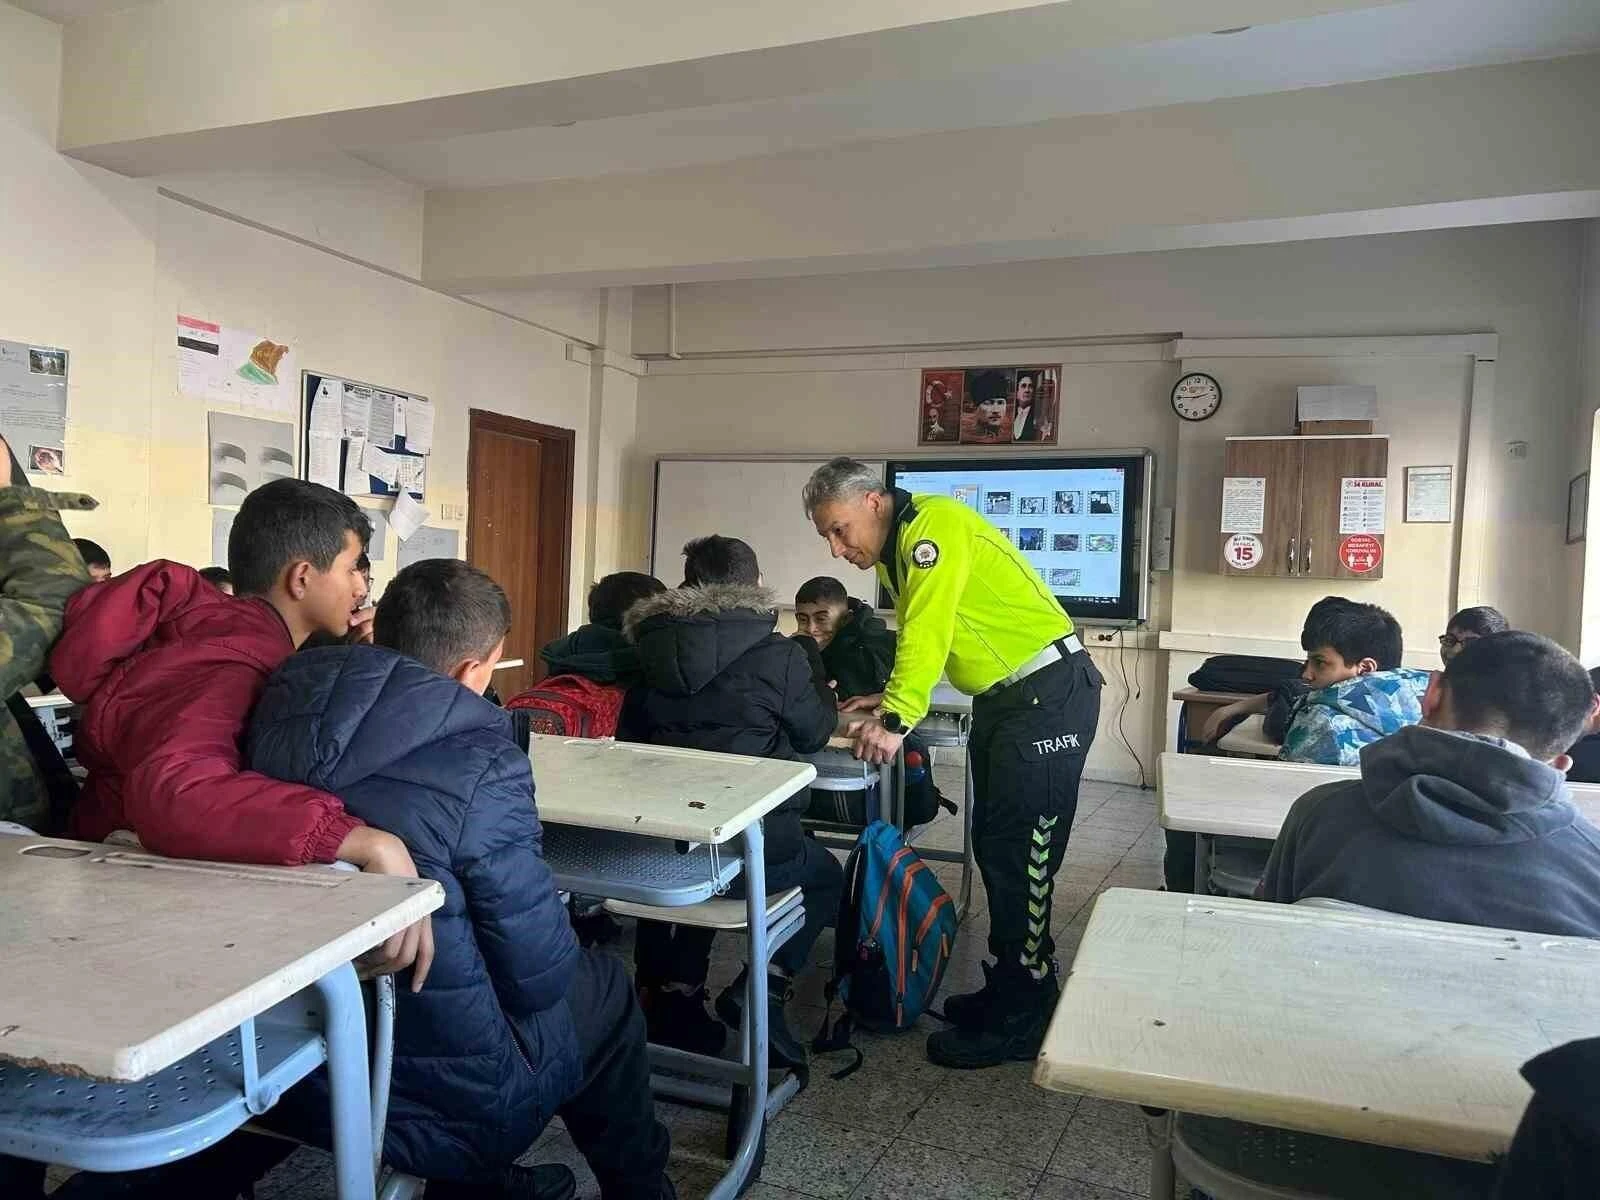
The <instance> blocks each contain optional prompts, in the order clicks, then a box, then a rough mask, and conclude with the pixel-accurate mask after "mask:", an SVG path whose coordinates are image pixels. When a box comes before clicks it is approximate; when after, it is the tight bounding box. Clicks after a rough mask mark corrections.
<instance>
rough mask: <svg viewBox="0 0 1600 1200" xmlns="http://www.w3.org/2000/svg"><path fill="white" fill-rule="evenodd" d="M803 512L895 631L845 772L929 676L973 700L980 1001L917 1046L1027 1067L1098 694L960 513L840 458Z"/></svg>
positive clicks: (1067, 645)
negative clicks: (872, 587) (880, 687)
mask: <svg viewBox="0 0 1600 1200" xmlns="http://www.w3.org/2000/svg"><path fill="white" fill-rule="evenodd" d="M804 501H805V508H806V515H807V516H809V517H810V518H811V520H812V522H813V523H814V524H815V525H816V527H817V532H818V533H819V534H821V535H822V536H823V537H824V538H826V539H827V541H828V548H829V549H830V550H831V551H832V552H833V556H834V557H835V558H843V559H845V560H846V561H847V562H849V563H850V564H851V565H852V566H855V567H858V568H860V569H861V570H868V569H870V568H872V567H874V566H876V567H877V570H878V578H879V579H880V580H881V581H882V583H883V585H884V587H885V588H887V589H888V592H889V594H890V596H892V597H893V598H894V608H895V614H896V616H897V617H898V618H899V625H900V631H899V643H898V646H897V649H896V653H895V663H894V671H893V673H892V674H891V675H890V677H889V682H888V685H887V686H886V687H885V689H884V692H883V694H882V695H881V696H869V697H858V698H857V699H856V700H855V701H852V702H851V704H850V705H848V706H847V708H850V709H857V710H861V715H860V717H859V719H858V720H857V722H856V723H855V724H854V725H853V726H852V728H851V733H852V736H853V737H854V739H855V741H856V754H857V757H860V758H865V759H867V760H868V761H872V762H885V761H888V760H889V759H890V758H892V757H893V756H894V754H895V753H896V751H898V750H899V748H900V743H901V741H902V739H904V737H905V735H906V734H907V733H908V732H909V731H910V730H912V729H913V728H915V727H916V725H917V723H918V722H919V721H921V720H922V719H923V718H924V717H925V716H927V713H928V706H929V701H930V698H931V696H932V693H933V689H934V686H935V685H936V684H937V683H938V682H939V679H940V677H941V676H942V675H945V674H948V675H949V678H950V682H951V683H952V684H954V685H955V686H956V687H957V688H958V689H960V690H961V691H963V692H965V693H967V694H968V695H970V696H973V697H975V699H974V700H973V704H972V734H971V739H970V741H969V742H968V745H967V753H968V755H969V757H970V762H971V765H972V782H973V791H974V795H973V799H972V805H973V808H972V821H973V839H974V850H975V854H976V858H977V861H978V869H979V870H980V871H982V873H983V884H984V888H985V889H986V890H987V891H988V894H989V952H990V953H991V954H993V955H994V957H995V963H994V965H993V966H992V967H991V966H990V965H989V964H988V963H985V964H984V968H983V970H984V976H985V979H986V982H985V984H984V987H983V989H982V990H981V991H979V992H976V993H973V994H970V995H965V996H952V997H950V998H949V999H948V1000H947V1001H946V1002H945V1018H946V1020H947V1021H949V1022H950V1023H951V1024H952V1025H953V1026H954V1028H952V1029H948V1030H943V1031H941V1032H939V1033H935V1034H934V1035H933V1036H932V1037H930V1038H929V1039H928V1057H929V1058H930V1059H932V1060H933V1061H934V1062H936V1063H938V1064H939V1065H941V1066H947V1067H958V1068H977V1067H990V1066H995V1065H997V1064H999V1063H1002V1062H1005V1061H1007V1060H1008V1059H1018V1060H1031V1059H1033V1058H1034V1057H1036V1056H1037V1055H1038V1053H1039V1045H1040V1042H1041V1041H1042V1040H1043V1038H1044V1031H1045V1026H1046V1025H1047V1024H1048V1023H1049V1020H1050V1015H1051V1013H1052V1012H1053V1011H1054V1009H1055V1003H1056V998H1057V996H1058V994H1059V993H1058V987H1057V983H1056V977H1055V974H1056V972H1055V960H1054V957H1053V956H1054V951H1055V943H1054V941H1053V940H1052V939H1051V937H1050V907H1051V905H1050V901H1051V889H1052V883H1053V880H1054V878H1055V874H1056V871H1057V870H1058V869H1059V868H1060V866H1061V859H1062V857H1063V855H1065V853H1066V849H1067V835H1068V834H1069V833H1070V832H1071V830H1072V818H1073V814H1074V812H1075V811H1076V810H1077V807H1078V783H1079V780H1080V778H1081V777H1082V775H1083V764H1084V760H1085V759H1086V758H1087V756H1088V753H1089V746H1090V744H1091V743H1092V742H1093V741H1094V734H1095V726H1096V722H1097V719H1098V717H1099V712H1100V686H1101V684H1102V683H1103V682H1104V681H1103V680H1102V678H1101V676H1100V673H1099V671H1097V670H1096V669H1095V666H1094V663H1093V662H1092V661H1090V658H1089V655H1088V654H1087V653H1086V652H1085V651H1084V649H1083V644H1082V642H1080V641H1079V640H1078V638H1077V636H1076V634H1075V633H1074V632H1073V626H1072V621H1071V619H1070V618H1069V617H1068V616H1067V615H1066V613H1065V612H1063V611H1062V609H1061V605H1060V604H1059V603H1058V602H1057V600H1056V598H1055V597H1054V596H1053V595H1052V594H1051V593H1050V590H1049V588H1048V587H1046V586H1045V583H1044V581H1043V580H1042V579H1041V578H1040V577H1039V573H1038V572H1037V571H1035V570H1034V569H1033V567H1032V566H1031V565H1030V564H1029V563H1028V560H1027V559H1025V558H1023V557H1022V555H1021V554H1020V553H1019V552H1018V551H1017V548H1016V547H1015V546H1013V545H1012V544H1011V542H1010V541H1009V540H1008V539H1007V538H1006V537H1005V535H1004V534H1002V533H1001V532H1000V530H999V529H997V528H995V526H993V525H992V524H990V523H989V522H988V521H986V520H984V519H983V518H982V517H981V516H979V515H978V514H977V513H976V512H974V511H973V510H972V509H971V508H969V507H967V506H966V505H965V504H962V503H960V502H959V501H956V500H952V499H950V498H949V497H946V496H925V495H916V496H913V495H911V494H910V493H908V492H905V491H902V490H900V489H898V488H897V489H894V490H892V491H891V490H888V489H886V488H884V486H883V482H882V480H881V478H880V477H879V476H878V475H877V474H876V473H875V472H874V471H872V470H871V469H869V468H868V467H866V466H863V465H862V464H861V463H858V462H854V461H852V460H851V459H848V458H836V459H834V460H833V461H832V462H830V463H828V464H827V465H825V466H823V467H819V468H818V469H817V471H816V473H815V474H813V475H812V476H811V479H810V481H809V482H808V483H807V484H806V487H805V493H804Z"/></svg>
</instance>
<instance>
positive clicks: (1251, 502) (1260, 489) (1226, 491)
mask: <svg viewBox="0 0 1600 1200" xmlns="http://www.w3.org/2000/svg"><path fill="white" fill-rule="evenodd" d="M1266 524H1267V478H1266V476H1265V475H1231V476H1228V477H1227V478H1225V479H1223V481H1222V532H1223V533H1260V532H1261V531H1262V530H1263V529H1265V528H1266Z"/></svg>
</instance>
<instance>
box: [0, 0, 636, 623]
mask: <svg viewBox="0 0 1600 1200" xmlns="http://www.w3.org/2000/svg"><path fill="white" fill-rule="evenodd" d="M59 38H60V29H59V27H57V26H55V25H52V24H50V23H48V22H45V21H41V20H38V19H36V18H34V17H31V16H28V15H26V14H23V13H21V12H19V11H18V10H16V9H13V8H10V7H8V6H6V5H4V4H0V161H3V162H4V163H5V164H6V169H5V170H4V171H0V212H4V213H5V214H6V216H7V223H8V225H9V226H10V227H11V228H12V229H14V230H23V231H26V235H25V236H16V237H13V238H11V239H9V242H8V249H7V254H6V259H5V268H4V272H3V276H0V279H3V282H0V337H5V338H9V339H13V340H22V341H30V342H37V343H42V344H47V345H57V346H64V347H66V348H67V349H68V350H69V351H70V352H71V356H72V357H71V378H70V390H69V405H70V411H69V428H68V434H67V451H68V460H69V467H70V470H71V474H70V475H69V476H68V477H67V478H66V479H65V480H63V481H61V482H62V484H63V485H64V486H66V487H69V488H76V489H81V490H84V491H88V492H91V493H93V494H94V495H96V496H97V497H98V498H99V499H100V501H101V507H100V509H99V510H98V511H96V512H94V513H88V514H82V515H78V514H74V515H73V516H72V517H71V518H70V519H69V523H70V525H71V527H72V531H73V532H74V533H75V534H80V535H83V536H87V537H92V538H95V539H96V540H98V541H100V542H102V543H103V544H104V545H105V546H106V547H107V549H108V550H109V551H110V553H111V555H112V558H113V560H114V561H115V562H116V563H117V564H119V565H128V564H132V563H135V562H139V561H142V560H145V559H148V558H151V557H155V556H165V557H170V558H175V559H179V560H182V561H185V562H189V563H193V564H195V565H205V564H206V563H207V562H209V561H210V558H211V551H210V545H211V540H210V539H211V510H210V508H209V506H208V505H207V504H206V501H205V478H206V416H205V413H206V406H205V405H204V404H203V403H201V402H199V401H196V400H191V399H189V398H187V397H184V396H180V395H179V394H178V392H177V387H176V378H177V375H176V362H175V343H174V317H175V315H176V314H177V313H179V312H185V313H193V314H197V315H202V316H205V317H207V318H209V319H212V320H215V321H219V322H223V323H228V324H235V325H240V326H244V327H246V328H251V329H254V330H257V331H261V332H265V333H268V334H269V335H270V336H274V337H276V338H278V339H280V340H283V341H287V342H289V343H291V344H293V345H294V347H295V348H296V350H297V351H298V353H299V357H300V363H301V365H302V366H303V367H305V368H308V369H311V370H319V371H326V372H331V373H336V374H341V375H347V376H350V377H353V378H358V379H366V380H371V381H373V382H376V383H383V384H389V385H391V386H394V387H396V388H402V389H406V390H410V391H415V392H418V393H421V394H423V395H426V396H429V397H430V398H432V399H433V400H434V401H435V403H436V404H437V406H438V419H437V426H436V438H435V441H436V444H435V450H434V455H433V464H432V467H431V470H430V476H429V495H428V498H427V503H428V505H429V506H430V507H431V508H432V509H433V511H434V512H435V513H437V512H438V506H439V505H440V503H451V504H464V503H465V500H466V458H467V415H466V414H467V410H468V408H470V407H476V408H485V409H490V410H493V411H498V412H504V413H509V414H511V415H514V416H520V417H526V418H529V419H532V420H536V421H541V422H544V423H547V424H551V425H557V426H562V427H565V428H568V429H574V430H576V431H577V434H578V444H577V478H576V480H575V494H576V497H577V501H578V505H577V511H576V512H575V514H574V522H573V531H574V534H573V541H574V545H573V570H572V579H573V588H572V600H573V606H574V612H576V611H578V607H579V604H578V602H579V600H580V599H581V596H582V591H583V586H584V583H585V582H586V577H587V574H588V572H589V570H590V564H589V562H588V560H587V558H586V552H587V550H588V549H589V546H590V544H591V536H590V532H591V523H592V522H593V520H594V512H593V509H592V507H591V506H590V505H589V504H588V503H587V502H586V498H587V497H588V496H589V495H590V487H589V479H590V474H591V471H592V470H593V468H594V464H595V463H596V461H597V460H596V458H595V456H593V455H592V454H591V446H590V428H589V413H590V406H591V396H590V393H591V374H592V371H591V368H590V367H589V366H588V365H587V364H586V363H584V362H582V361H571V360H569V357H568V355H567V353H566V345H565V342H564V340H563V339H562V338H560V337H559V336H557V335H554V334H551V333H547V332H543V331H541V330H538V329H534V328H531V327H530V326H528V325H527V324H526V323H524V322H521V321H517V320H514V319H511V318H508V317H504V316H500V315H497V314H495V313H491V312H488V311H486V310H485V309H483V308H481V307H478V306H476V305H473V304H468V303H463V302H461V301H458V300H453V299H450V298H448V297H445V296H442V295H439V294H438V293H435V292H432V291H429V290H427V289H425V288H422V287H419V286H417V285H415V284H411V283H408V282H406V281H404V280H401V279H397V278H395V277H394V276H392V275H390V274H387V273H384V272H381V271H377V270H372V269H369V268H367V267H363V266H360V265H358V264H355V263H353V262H350V261H348V260H346V259H344V258H340V257H337V256H335V255H331V254H327V253H324V252H322V251H319V250H317V249H314V248H312V247H310V246H306V245H303V244H298V243H296V242H293V241H290V240H287V239H285V238H282V237H277V236H274V235H272V234H270V233H265V232H262V231H260V230H257V229H253V228H249V227H247V226H243V225H240V224H238V223H235V222H233V221H230V220H227V219H225V218H222V217H218V216H214V215H211V214H209V213H205V212H201V211H197V210H196V209H194V208H192V207H190V206H188V205H186V204H183V203H180V202H177V201H173V200H170V199H166V198H163V197H161V196H159V195H158V194H157V193H156V191H155V189H154V188H153V187H152V186H151V185H150V184H148V183H147V182H141V181H132V180H127V179H123V178H120V177H118V176H115V175H110V174H108V173H106V172H103V171H101V170H99V169H97V168H93V167H87V166H83V165H81V164H76V163H73V162H72V161H70V160H68V159H65V158H63V157H61V156H60V155H58V154H57V153H56V152H55V151H54V149H53V148H52V145H51V138H52V132H53V129H54V126H55V115H54V111H53V103H54V101H53V95H54V93H53V87H51V86H45V84H44V83H43V82H42V81H40V80H39V79H37V78H35V76H37V75H38V70H37V69H36V68H37V64H38V63H41V62H43V63H49V62H50V61H52V56H53V55H55V54H57V53H58V43H59ZM30 64H31V65H30ZM602 394H604V390H603V388H602ZM631 403H632V397H631V392H630V393H629V394H627V395H626V396H625V397H624V398H623V399H621V400H619V401H618V408H617V409H616V412H617V414H618V415H617V418H616V419H617V420H618V421H619V422H620V423H621V424H623V425H624V426H627V425H629V424H630V423H631V415H630V413H631ZM608 437H611V435H610V434H609V433H608ZM608 470H609V467H608ZM610 473H611V474H613V475H614V474H615V472H614V471H611V472H610ZM374 506H375V507H380V508H382V507H386V506H387V505H386V503H385V502H374ZM606 520H607V522H608V526H607V531H606V534H605V538H606V541H607V544H612V543H614V542H615V540H616V536H617V535H616V534H615V533H614V532H613V531H612V528H613V527H614V526H615V525H616V524H617V523H618V522H619V520H620V517H619V515H618V512H617V511H616V506H615V505H614V503H613V504H611V505H610V506H609V507H608V513H607V518H606ZM434 523H435V524H442V523H443V522H439V521H437V520H435V521H434ZM394 563H395V545H394V543H393V538H392V535H391V541H390V545H389V547H388V558H387V560H386V562H385V563H383V564H380V565H379V567H378V571H377V573H378V575H379V578H380V580H381V579H383V578H386V577H387V575H388V574H390V573H392V571H393V569H394Z"/></svg>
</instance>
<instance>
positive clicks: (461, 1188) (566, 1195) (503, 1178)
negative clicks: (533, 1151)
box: [426, 1163, 578, 1200]
mask: <svg viewBox="0 0 1600 1200" xmlns="http://www.w3.org/2000/svg"><path fill="white" fill-rule="evenodd" d="M426 1193H427V1200H572V1197H574V1196H576V1195H577V1194H578V1180H577V1177H576V1176H574V1175H573V1173H572V1172H571V1170H569V1169H568V1168H567V1167H564V1166H562V1165H561V1164H560V1163H540V1164H539V1165H537V1166H533V1167H522V1166H511V1167H506V1168H505V1169H504V1170H502V1171H501V1172H500V1177H499V1178H498V1179H493V1180H489V1181H487V1182H483V1183H455V1182H451V1181H447V1180H430V1181H429V1183H428V1186H427V1188H426Z"/></svg>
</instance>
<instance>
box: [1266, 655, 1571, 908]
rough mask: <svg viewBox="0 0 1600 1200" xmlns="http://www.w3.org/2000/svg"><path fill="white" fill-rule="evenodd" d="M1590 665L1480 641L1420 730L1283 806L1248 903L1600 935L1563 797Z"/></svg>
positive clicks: (1446, 680)
mask: <svg viewBox="0 0 1600 1200" xmlns="http://www.w3.org/2000/svg"><path fill="white" fill-rule="evenodd" d="M1594 705H1595V691H1594V686H1593V685H1592V684H1591V683H1590V680H1589V675H1588V672H1586V671H1585V670H1584V669H1583V668H1582V667H1581V666H1580V665H1579V664H1578V660H1577V659H1575V658H1573V657H1572V655H1570V654H1568V653H1567V652H1566V651H1565V650H1563V649H1562V648H1561V647H1560V646H1558V645H1556V644H1555V643H1554V642H1552V641H1550V640H1548V639H1547V638H1542V637H1539V636H1538V635H1537V634H1532V633H1515V632H1511V633H1497V634H1493V635H1491V636H1489V637H1483V638H1478V639H1476V640H1474V641H1472V642H1470V643H1468V645H1467V646H1466V647H1465V648H1464V649H1462V651H1461V652H1460V653H1459V654H1458V655H1456V656H1455V657H1454V658H1452V659H1451V660H1450V664H1449V666H1448V667H1446V669H1445V670H1444V672H1443V673H1441V674H1437V675H1435V676H1434V677H1433V681H1432V683H1431V684H1430V685H1429V687H1428V690H1427V693H1426V695H1425V696H1424V698H1423V701H1422V713H1423V716H1422V724H1421V725H1414V726H1410V727H1407V728H1405V729H1401V730H1400V731H1398V732H1397V733H1393V734H1391V735H1389V736H1388V737H1386V738H1384V739H1383V740H1382V741H1378V742H1374V743H1373V744H1371V745H1369V746H1367V747H1365V748H1364V749H1363V750H1362V751H1361V778H1360V779H1359V780H1352V781H1351V782H1349V783H1332V784H1326V785H1324V786H1322V787H1319V788H1315V789H1313V790H1312V791H1310V792H1307V793H1306V794H1305V795H1304V796H1301V797H1300V799H1299V800H1297V801H1295V804H1294V807H1293V808H1292V809H1290V811H1289V816H1288V818H1287V819H1286V820H1285V821H1284V823H1283V830H1282V832H1280V833H1279V835H1278V840H1277V842H1276V843H1275V844H1274V846H1273V848H1272V857H1271V859H1270V860H1269V861H1268V863H1267V872H1266V875H1265V876H1264V877H1263V879H1262V881H1261V891H1260V894H1261V896H1262V897H1263V898H1265V899H1268V900H1277V901H1280V902H1283V903H1292V902H1293V901H1296V900H1299V899H1301V898H1302V897H1305V896H1326V897H1330V898H1333V899H1337V900H1345V901H1349V902H1350V903H1353V904H1363V905H1366V906H1368V907H1370V908H1381V909H1386V910H1388V911H1390V912H1396V913H1405V914H1407V915H1409V916H1414V917H1424V918H1427V919H1430V920H1435V921H1454V922H1456V923H1458V924H1463V925H1487V926H1492V927H1495V928H1499V929H1520V930H1527V931H1529V932H1534V933H1549V934H1565V935H1577V936H1581V937H1600V830H1597V829H1596V828H1595V827H1594V826H1593V825H1591V824H1589V822H1588V821H1586V820H1584V819H1583V817H1582V816H1580V815H1579V813H1578V811H1577V809H1576V808H1575V807H1574V806H1573V803H1572V798H1571V796H1570V795H1569V794H1568V792H1567V781H1566V776H1565V771H1566V769H1567V767H1568V766H1569V765H1570V764H1571V760H1570V759H1569V758H1568V757H1567V754H1566V751H1567V748H1568V747H1569V746H1571V745H1572V744H1573V742H1575V741H1576V740H1577V738H1578V734H1579V733H1580V732H1581V731H1582V729H1583V728H1584V724H1585V722H1586V721H1587V720H1588V718H1589V715H1590V713H1591V711H1592V710H1593V709H1594Z"/></svg>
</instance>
